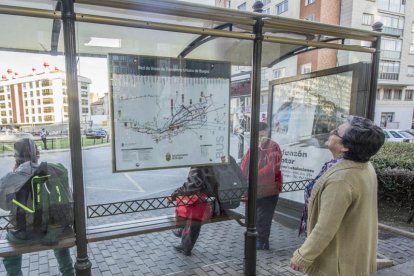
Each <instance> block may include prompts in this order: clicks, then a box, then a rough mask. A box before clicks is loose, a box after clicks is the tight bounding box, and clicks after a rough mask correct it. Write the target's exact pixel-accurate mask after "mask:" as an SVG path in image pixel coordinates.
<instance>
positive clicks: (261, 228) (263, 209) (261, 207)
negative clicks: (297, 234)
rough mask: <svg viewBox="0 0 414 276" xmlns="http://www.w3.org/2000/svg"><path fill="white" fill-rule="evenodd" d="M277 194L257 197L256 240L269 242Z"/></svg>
mask: <svg viewBox="0 0 414 276" xmlns="http://www.w3.org/2000/svg"><path fill="white" fill-rule="evenodd" d="M278 199H279V195H275V196H268V197H263V198H258V199H257V202H256V219H257V220H256V221H257V223H256V229H257V241H258V242H259V243H263V244H264V243H266V244H269V236H270V228H271V227H272V219H273V214H274V213H275V209H276V204H277V201H278Z"/></svg>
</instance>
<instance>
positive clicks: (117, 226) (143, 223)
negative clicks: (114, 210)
mask: <svg viewBox="0 0 414 276" xmlns="http://www.w3.org/2000/svg"><path fill="white" fill-rule="evenodd" d="M233 219H234V220H236V221H237V222H238V223H239V224H240V225H244V224H243V223H242V222H241V221H240V220H241V219H244V216H243V215H241V214H239V213H236V212H234V211H231V210H229V211H227V214H225V215H220V216H216V217H213V218H211V219H209V220H208V221H205V222H204V224H207V223H215V222H221V221H226V220H233ZM185 223H186V220H185V219H181V218H177V217H176V216H174V215H169V216H161V217H156V218H147V219H140V220H134V221H127V222H119V223H110V224H104V225H98V226H90V227H88V228H87V230H86V236H87V239H88V242H97V241H104V240H109V239H116V238H124V237H129V236H136V235H142V234H148V233H153V232H159V231H165V230H170V229H175V228H177V227H180V226H184V225H185Z"/></svg>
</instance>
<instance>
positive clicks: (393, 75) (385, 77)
mask: <svg viewBox="0 0 414 276" xmlns="http://www.w3.org/2000/svg"><path fill="white" fill-rule="evenodd" d="M398 76H399V74H398V73H379V79H380V80H398Z"/></svg>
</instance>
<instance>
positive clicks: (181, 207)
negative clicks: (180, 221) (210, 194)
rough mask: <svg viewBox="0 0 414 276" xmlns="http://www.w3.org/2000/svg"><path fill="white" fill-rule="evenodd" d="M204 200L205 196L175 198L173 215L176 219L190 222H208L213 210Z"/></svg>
mask: <svg viewBox="0 0 414 276" xmlns="http://www.w3.org/2000/svg"><path fill="white" fill-rule="evenodd" d="M206 200H207V195H201V196H198V195H190V196H177V199H176V202H177V207H176V208H175V214H176V216H177V217H181V218H186V219H191V220H198V221H206V220H209V219H210V218H211V217H212V215H213V208H212V207H211V204H210V203H209V202H207V201H206Z"/></svg>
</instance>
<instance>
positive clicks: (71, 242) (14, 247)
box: [0, 237, 75, 257]
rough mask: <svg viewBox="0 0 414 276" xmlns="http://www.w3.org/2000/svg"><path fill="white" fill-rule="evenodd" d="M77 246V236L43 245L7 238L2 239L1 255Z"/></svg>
mask: <svg viewBox="0 0 414 276" xmlns="http://www.w3.org/2000/svg"><path fill="white" fill-rule="evenodd" d="M73 246H75V238H74V237H71V238H65V239H62V240H60V241H59V244H57V245H53V246H50V245H41V244H29V245H28V244H13V243H10V242H8V241H6V240H2V241H1V247H0V257H7V256H14V255H18V254H24V253H32V252H37V251H44V250H50V249H58V248H66V247H73Z"/></svg>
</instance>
